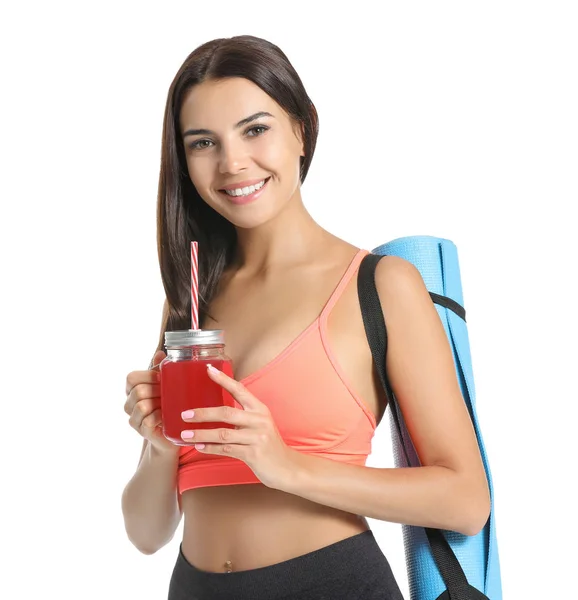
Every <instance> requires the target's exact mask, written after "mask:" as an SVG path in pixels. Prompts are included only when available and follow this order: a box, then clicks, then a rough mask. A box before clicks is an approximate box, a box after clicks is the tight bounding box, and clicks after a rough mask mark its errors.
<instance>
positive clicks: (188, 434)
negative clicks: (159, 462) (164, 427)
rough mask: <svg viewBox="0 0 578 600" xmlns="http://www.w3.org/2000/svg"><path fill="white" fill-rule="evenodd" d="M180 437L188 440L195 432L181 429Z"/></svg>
mask: <svg viewBox="0 0 578 600" xmlns="http://www.w3.org/2000/svg"><path fill="white" fill-rule="evenodd" d="M181 437H182V438H183V440H190V439H191V438H193V437H195V432H194V431H183V433H181Z"/></svg>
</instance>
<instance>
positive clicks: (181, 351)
mask: <svg viewBox="0 0 578 600" xmlns="http://www.w3.org/2000/svg"><path fill="white" fill-rule="evenodd" d="M165 348H166V351H167V356H166V358H164V359H163V360H162V361H161V363H160V365H159V368H160V373H161V415H162V424H163V434H164V436H165V437H166V438H167V439H168V440H170V441H171V442H172V443H173V444H176V445H177V446H192V445H194V444H195V441H194V438H193V439H192V440H191V441H185V440H183V438H182V437H181V433H182V431H183V430H185V429H216V428H223V427H226V428H229V429H234V425H231V424H229V423H223V422H205V423H186V422H185V421H183V418H182V416H181V413H182V412H184V411H185V410H191V409H193V410H194V409H196V408H206V407H213V406H231V407H233V408H234V407H235V400H234V398H233V397H232V396H231V394H229V392H227V391H226V390H225V389H224V388H223V387H221V386H220V385H219V384H218V383H216V382H214V381H213V380H212V379H210V377H209V374H208V373H207V365H208V364H209V363H210V364H211V365H213V366H214V367H215V368H217V369H219V371H223V372H224V373H226V374H227V375H229V377H233V367H232V362H231V359H230V358H229V357H228V356H227V355H226V353H225V341H224V332H223V330H221V329H207V330H204V331H203V330H196V329H188V330H182V331H167V332H165Z"/></svg>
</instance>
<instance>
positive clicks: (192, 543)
mask: <svg viewBox="0 0 578 600" xmlns="http://www.w3.org/2000/svg"><path fill="white" fill-rule="evenodd" d="M182 507H183V516H184V528H183V540H182V549H183V554H184V556H185V558H186V559H187V560H188V561H189V562H190V563H191V564H192V565H193V566H195V567H196V568H198V569H200V570H202V571H209V572H214V573H225V572H227V571H234V572H236V571H246V570H248V569H257V568H259V567H266V566H269V565H272V564H275V563H278V562H282V561H284V560H289V559H291V558H295V557H297V556H301V555H303V554H306V553H308V552H313V551H314V550H318V549H320V548H323V547H325V546H328V545H330V544H333V543H335V542H339V541H341V540H343V539H346V538H348V537H351V536H353V535H356V534H358V533H362V532H363V531H366V530H368V529H369V525H368V523H367V520H366V519H365V518H364V517H361V516H359V515H353V514H351V513H347V512H343V511H340V510H336V509H334V508H331V507H328V506H323V505H321V504H318V503H316V502H311V501H309V500H306V499H304V498H302V497H300V496H296V495H294V494H289V493H286V492H282V491H279V490H275V489H272V488H268V487H267V486H265V485H263V484H256V483H254V484H247V485H228V486H214V487H206V488H199V489H193V490H188V491H185V492H184V493H183V495H182ZM227 561H229V562H227Z"/></svg>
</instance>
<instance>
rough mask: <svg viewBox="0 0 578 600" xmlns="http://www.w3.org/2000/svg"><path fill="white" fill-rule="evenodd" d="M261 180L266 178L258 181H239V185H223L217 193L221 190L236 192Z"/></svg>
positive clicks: (261, 179)
mask: <svg viewBox="0 0 578 600" xmlns="http://www.w3.org/2000/svg"><path fill="white" fill-rule="evenodd" d="M263 179H267V177H261V178H260V179H246V180H245V181H239V183H232V184H231V185H225V186H223V187H222V188H220V189H219V191H221V190H236V189H237V188H244V187H249V186H250V185H255V184H256V183H259V182H260V181H263Z"/></svg>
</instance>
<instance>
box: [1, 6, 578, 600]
mask: <svg viewBox="0 0 578 600" xmlns="http://www.w3.org/2000/svg"><path fill="white" fill-rule="evenodd" d="M321 7H323V9H322V8H321ZM329 7H331V11H330V12H326V10H327V9H329ZM574 7H575V3H573V2H566V3H563V2H556V1H552V0H550V1H548V2H545V1H544V2H532V1H525V2H508V1H501V2H488V1H486V2H483V3H475V4H474V3H469V2H435V3H432V2H411V3H395V4H393V3H375V4H374V3H373V2H359V1H358V2H355V3H351V4H346V3H340V2H334V3H325V2H323V3H321V2H318V3H315V2H312V1H309V2H296V1H293V2H288V3H282V4H281V3H279V4H278V5H277V4H275V3H272V2H256V1H253V0H249V1H248V2H216V3H214V4H213V3H212V2H204V3H199V2H190V1H189V2H181V3H177V2H163V3H160V2H157V3H136V2H134V3H131V2H124V3H123V2H114V3H113V2H98V3H96V2H94V3H90V4H89V3H87V2H80V3H72V2H70V3H68V4H66V3H63V2H46V3H44V2H28V3H17V4H14V5H12V6H11V7H10V8H3V9H2V16H1V18H0V22H1V23H2V24H1V26H0V27H1V32H0V33H1V35H0V43H1V45H2V48H1V59H0V60H1V61H2V65H1V67H2V71H1V77H2V80H1V81H2V83H1V87H2V92H1V94H0V99H1V100H0V101H1V103H2V106H1V110H0V119H1V123H0V126H1V141H0V144H1V153H2V154H1V165H2V176H1V186H2V188H1V196H0V197H1V202H2V204H1V206H2V219H1V232H2V235H1V244H2V247H1V253H0V255H1V257H2V294H1V297H2V310H1V311H0V314H1V318H2V323H1V332H2V357H1V360H2V364H3V367H4V369H3V374H4V381H3V386H2V400H3V402H2V406H3V411H2V415H3V419H2V421H3V422H2V431H3V435H2V438H1V444H2V449H1V458H2V478H1V481H2V483H1V485H2V489H3V492H2V510H1V512H0V515H1V519H2V529H1V531H2V544H1V545H2V554H3V558H2V563H1V564H2V568H1V570H2V573H3V575H2V578H1V579H0V586H1V587H2V589H1V590H0V596H1V597H2V598H19V599H20V598H38V597H44V596H45V595H47V596H48V597H58V598H61V599H75V598H85V599H100V598H103V597H106V598H112V599H115V600H116V599H117V598H119V599H120V598H139V599H142V600H159V599H162V598H165V597H166V590H167V586H168V581H169V578H170V574H171V571H172V567H173V564H174V561H175V558H176V553H177V551H178V543H179V537H180V533H181V529H179V532H178V533H177V535H176V537H175V538H174V540H173V541H172V542H171V543H170V544H169V545H168V546H166V547H165V548H163V549H162V550H160V551H159V552H158V553H157V554H155V555H152V556H144V555H141V554H140V553H139V552H138V551H137V550H136V549H135V548H134V547H133V546H132V545H131V544H130V542H129V541H128V540H127V538H126V535H125V532H124V526H123V519H122V514H121V509H120V498H121V493H122V489H123V488H124V486H125V484H126V483H127V481H128V480H129V479H130V477H131V476H132V474H133V472H134V470H135V468H136V465H137V461H138V457H139V452H140V448H141V439H140V438H139V437H138V435H137V434H136V433H135V432H134V431H133V430H132V429H131V428H130V427H129V425H128V424H127V417H126V415H125V414H124V412H123V404H124V401H125V393H124V387H125V377H126V375H127V373H128V372H129V371H132V370H135V369H145V368H146V367H147V366H148V363H149V360H150V358H151V355H152V352H153V351H154V349H155V346H156V343H157V338H158V334H159V326H160V317H161V307H162V302H163V298H164V295H163V288H162V285H161V279H160V273H159V268H158V263H157V250H156V238H155V236H156V230H155V216H156V212H155V211H156V188H157V178H158V169H159V155H160V140H161V124H162V117H163V111H164V103H165V99H166V94H167V91H168V87H169V85H170V83H171V81H172V79H173V77H174V75H175V73H176V71H177V70H178V68H179V66H180V65H181V63H182V62H183V61H184V59H185V58H186V56H187V55H188V54H189V53H190V52H191V51H192V50H193V49H194V48H196V47H197V46H198V45H200V44H202V43H204V42H205V41H208V40H210V39H213V38H216V37H229V36H233V35H239V34H246V33H249V34H252V35H257V36H260V37H264V38H266V39H268V40H270V41H272V42H274V43H275V44H277V45H279V46H280V47H281V49H282V50H283V51H284V52H285V53H286V54H287V55H288V57H289V59H290V60H291V62H292V63H293V65H294V66H295V68H296V70H297V72H298V73H299V74H300V76H301V78H302V80H303V82H304V84H305V87H306V89H307V91H308V94H309V96H310V97H311V98H312V100H313V102H314V103H315V105H316V107H317V109H318V113H319V117H320V134H319V139H318V146H317V151H316V154H315V157H314V159H313V163H312V167H311V170H310V173H309V175H308V178H307V180H306V182H305V184H304V186H303V190H302V192H303V198H304V201H305V203H306V206H307V207H308V209H309V210H310V211H311V213H312V214H313V216H314V218H315V219H316V220H317V221H318V222H319V223H320V224H321V225H323V226H324V227H325V228H327V229H329V230H330V231H332V232H333V233H335V234H336V235H339V236H341V237H342V238H344V239H346V240H348V241H350V242H351V243H353V244H356V245H358V246H360V247H364V248H367V249H372V248H375V247H376V246H378V245H380V244H382V243H384V242H387V241H390V240H392V239H395V238H398V237H402V236H406V235H434V236H439V237H445V238H449V239H451V240H452V241H453V242H454V243H455V244H456V245H457V247H458V253H459V259H460V267H461V271H462V283H463V289H464V298H465V307H466V311H467V314H468V328H469V336H470V344H471V351H472V359H473V365H474V374H475V380H476V388H477V406H478V416H479V420H480V424H481V427H482V432H483V436H484V441H485V443H486V447H487V451H488V454H489V457H490V464H491V468H492V473H493V478H494V487H495V515H496V522H497V527H498V544H499V551H500V562H501V568H502V579H503V591H504V598H505V599H507V600H516V599H521V598H524V599H533V598H536V599H538V598H543V597H550V598H562V597H564V598H568V597H570V596H572V594H573V593H575V588H574V592H572V586H575V562H576V558H578V556H577V555H576V535H577V533H578V531H577V527H576V507H577V506H578V502H577V497H576V493H575V492H572V491H571V487H570V486H571V484H572V482H573V481H574V482H575V479H576V466H575V465H576V461H575V460H574V448H575V444H574V443H573V442H574V441H575V439H576V433H575V432H576V416H577V413H576V402H577V400H578V394H577V393H576V379H575V376H574V374H575V371H576V368H575V362H576V358H578V356H577V354H578V353H577V352H576V336H577V334H578V331H577V327H576V296H575V294H574V291H575V289H576V259H577V258H578V256H577V252H576V245H575V239H576V217H572V216H571V215H572V214H573V211H574V209H575V205H576V202H577V200H578V193H577V192H578V181H577V167H578V141H577V140H578V117H577V115H578V110H577V107H578V89H577V72H578V70H577V62H578V60H577V57H578V42H577V40H578V36H577V35H576V31H577V30H578V19H577V17H576V11H575V10H574ZM389 441H390V440H389V426H388V421H387V419H384V421H383V422H382V424H381V426H380V427H379V428H378V430H377V433H376V438H375V444H374V449H373V454H372V455H371V456H370V459H369V462H368V465H370V466H384V467H386V466H392V456H391V451H390V445H389ZM384 501H385V499H384ZM371 526H372V528H373V530H374V532H375V534H376V536H377V538H378V540H379V543H380V545H381V547H382V549H383V550H384V552H385V553H386V555H387V556H388V558H389V560H390V562H391V564H392V567H393V569H394V572H395V575H396V577H397V578H398V580H399V581H400V585H401V586H402V591H403V592H404V593H405V594H407V580H406V575H405V564H404V557H403V547H402V540H401V528H400V527H399V526H398V525H396V524H391V523H385V522H379V521H373V520H372V521H371ZM16 586H17V587H16ZM16 590H17V591H16Z"/></svg>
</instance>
